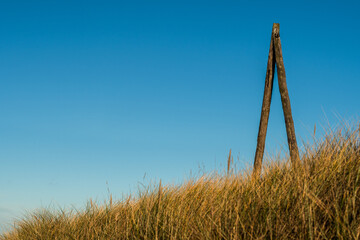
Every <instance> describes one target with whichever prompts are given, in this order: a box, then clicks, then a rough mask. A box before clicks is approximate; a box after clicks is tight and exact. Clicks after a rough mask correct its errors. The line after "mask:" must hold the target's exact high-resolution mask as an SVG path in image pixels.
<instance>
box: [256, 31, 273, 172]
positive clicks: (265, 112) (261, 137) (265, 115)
mask: <svg viewBox="0 0 360 240" xmlns="http://www.w3.org/2000/svg"><path fill="white" fill-rule="evenodd" d="M273 35H274V26H273V30H272V33H271V40H270V50H269V57H268V62H267V69H266V77H265V88H264V98H263V103H262V108H261V117H260V126H259V133H258V138H257V146H256V152H255V160H254V169H253V175H255V176H259V175H260V173H261V165H262V159H263V155H264V149H265V138H266V131H267V126H268V120H269V114H270V103H271V95H272V90H273V84H274V69H275V58H274V42H273V39H274V38H273Z"/></svg>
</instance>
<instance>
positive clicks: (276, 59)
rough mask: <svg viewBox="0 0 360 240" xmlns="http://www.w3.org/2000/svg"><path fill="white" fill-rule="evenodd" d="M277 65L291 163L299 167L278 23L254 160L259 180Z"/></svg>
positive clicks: (266, 79)
mask: <svg viewBox="0 0 360 240" xmlns="http://www.w3.org/2000/svg"><path fill="white" fill-rule="evenodd" d="M275 63H276V68H277V76H278V83H279V90H280V95H281V103H282V108H283V111H284V118H285V125H286V133H287V140H288V144H289V151H290V158H291V163H292V165H293V167H297V166H299V163H300V157H299V149H298V146H297V142H296V136H295V127H294V121H293V118H292V114H291V106H290V98H289V93H288V90H287V85H286V76H285V67H284V61H283V57H282V51H281V41H280V25H279V24H278V23H274V24H273V28H272V34H271V42H270V50H269V57H268V63H267V70H266V77H265V89H264V98H263V103H262V109H261V117H260V126H259V133H258V138H257V146H256V153H255V160H254V169H253V177H256V178H258V177H259V176H260V174H261V165H262V159H263V156H264V148H265V138H266V130H267V126H268V120H269V113H270V103H271V95H272V89H273V83H274V71H275Z"/></svg>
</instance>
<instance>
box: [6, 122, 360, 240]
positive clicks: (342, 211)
mask: <svg viewBox="0 0 360 240" xmlns="http://www.w3.org/2000/svg"><path fill="white" fill-rule="evenodd" d="M359 135H360V128H359V127H356V128H353V129H349V128H347V129H345V128H343V129H342V130H339V131H337V132H336V133H333V132H329V133H328V134H327V135H326V136H325V137H324V138H323V139H321V140H318V141H316V143H315V144H314V145H312V146H307V147H306V149H305V150H304V151H303V153H302V157H301V160H302V166H301V167H299V168H298V169H293V168H292V167H291V165H290V163H289V161H288V160H287V159H283V160H282V161H273V162H271V163H270V164H268V165H267V166H266V167H264V168H265V169H264V170H263V172H262V176H261V178H260V179H252V178H251V172H247V171H243V172H234V171H229V170H228V172H229V174H226V173H224V174H217V173H212V174H208V175H203V176H201V177H199V178H197V179H195V178H193V179H189V180H187V181H186V182H185V183H183V184H182V185H179V186H170V185H163V184H161V182H160V183H159V184H158V185H157V186H155V187H148V188H145V189H143V190H142V191H141V192H140V193H139V195H138V196H136V197H131V196H129V197H128V198H127V199H125V200H122V201H117V202H115V201H114V202H113V201H112V199H111V198H110V199H109V201H108V202H107V203H106V204H97V203H94V202H92V201H89V203H88V205H87V207H86V209H85V210H83V211H75V210H69V211H59V210H54V211H50V210H42V211H39V212H36V213H33V214H31V215H30V216H29V217H27V218H25V219H23V220H21V221H18V222H16V223H15V227H14V228H13V229H12V230H11V231H10V232H8V233H5V234H3V235H2V236H0V239H4V240H5V239H7V240H11V239H359V238H360V193H359V189H360V137H359Z"/></svg>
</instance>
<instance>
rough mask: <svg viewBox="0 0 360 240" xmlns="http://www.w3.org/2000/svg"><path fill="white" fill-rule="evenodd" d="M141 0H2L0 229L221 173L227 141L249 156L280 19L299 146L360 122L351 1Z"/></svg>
mask: <svg viewBox="0 0 360 240" xmlns="http://www.w3.org/2000/svg"><path fill="white" fill-rule="evenodd" d="M149 2H150V1H126V2H125V1H91V0H90V1H89V0H87V1H64V0H62V1H48V0H47V1H16V0H14V1H1V2H0V33H1V35H0V114H1V115H0V116H1V117H0V161H1V167H0V226H1V227H0V228H2V229H3V228H4V226H6V224H9V223H11V222H12V220H13V218H14V217H17V218H19V217H21V216H22V215H23V214H24V213H25V211H30V212H31V211H33V210H34V209H37V208H41V207H49V206H53V207H55V208H58V207H71V206H75V207H82V206H84V205H85V203H86V201H87V200H89V199H90V198H93V199H95V200H98V201H100V202H101V201H104V199H106V198H107V197H108V189H109V191H110V193H111V194H112V195H113V196H114V197H115V198H118V199H120V198H121V196H122V194H125V195H126V194H129V193H130V192H132V193H136V191H137V186H138V184H139V183H145V184H147V183H149V182H150V181H158V180H160V179H161V180H162V181H163V183H168V184H170V183H180V182H181V181H183V180H184V179H186V178H187V177H188V176H189V175H190V171H192V172H193V173H196V172H198V170H199V169H203V170H204V171H207V172H209V171H212V170H215V169H219V170H221V169H223V168H224V167H225V165H226V159H227V155H228V152H229V149H230V148H231V149H232V152H233V154H234V158H235V160H236V159H238V164H239V166H240V167H244V166H246V165H250V166H251V165H252V162H253V157H254V153H255V148H256V138H257V131H258V125H259V120H260V111H261V104H262V94H263V89H264V81H265V72H266V63H267V57H268V51H269V45H270V35H271V29H272V24H273V23H274V22H279V23H280V33H281V40H282V48H283V57H284V63H285V69H286V74H287V83H288V89H289V94H290V100H291V104H292V110H293V118H294V122H295V129H296V133H297V137H298V141H299V145H300V146H301V145H302V144H301V140H302V139H303V140H307V139H309V138H311V134H312V132H313V128H314V125H315V124H317V126H318V129H319V128H320V125H326V124H327V123H326V121H327V120H329V122H330V124H335V125H336V124H337V123H338V122H339V121H338V120H337V116H340V117H341V118H343V119H345V120H351V119H358V116H359V115H360V100H359V89H360V44H359V43H360V14H359V10H360V2H359V1H341V2H340V1H322V2H320V1H315V2H314V1H298V2H294V1H264V2H258V1H237V2H235V1H216V2H215V1H184V0H182V1H151V2H152V3H151V4H150V3H149ZM281 148H284V149H285V150H286V148H287V145H286V132H285V127H284V119H283V114H282V109H281V101H280V95H279V93H278V85H277V79H276V80H275V85H274V92H273V102H272V108H271V112H270V120H269V128H268V136H267V145H266V149H265V151H266V152H268V153H269V154H274V153H276V151H277V150H280V149H281ZM145 174H146V176H145V178H144V175H145ZM0 231H1V230H0Z"/></svg>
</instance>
